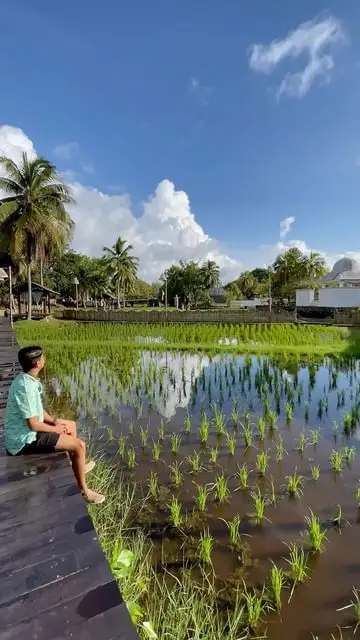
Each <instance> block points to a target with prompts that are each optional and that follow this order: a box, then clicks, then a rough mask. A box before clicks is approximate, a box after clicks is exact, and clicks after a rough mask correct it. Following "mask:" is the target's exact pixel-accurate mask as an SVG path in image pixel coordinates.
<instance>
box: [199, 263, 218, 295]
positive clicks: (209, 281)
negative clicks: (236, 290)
mask: <svg viewBox="0 0 360 640" xmlns="http://www.w3.org/2000/svg"><path fill="white" fill-rule="evenodd" d="M201 274H202V278H203V284H204V287H205V289H213V288H214V287H218V286H219V283H220V269H219V266H218V265H217V264H216V262H214V260H207V261H206V262H205V263H204V264H203V266H202V267H201Z"/></svg>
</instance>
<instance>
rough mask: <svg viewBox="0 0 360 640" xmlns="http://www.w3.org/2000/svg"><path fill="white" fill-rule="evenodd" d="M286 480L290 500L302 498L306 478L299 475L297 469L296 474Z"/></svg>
mask: <svg viewBox="0 0 360 640" xmlns="http://www.w3.org/2000/svg"><path fill="white" fill-rule="evenodd" d="M285 480H286V481H287V492H288V494H289V496H290V498H300V496H301V494H302V493H303V486H304V480H305V478H304V476H302V475H300V474H298V472H297V470H296V469H295V471H294V473H292V474H290V475H288V476H286V477H285Z"/></svg>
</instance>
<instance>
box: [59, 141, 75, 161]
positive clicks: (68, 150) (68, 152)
mask: <svg viewBox="0 0 360 640" xmlns="http://www.w3.org/2000/svg"><path fill="white" fill-rule="evenodd" d="M79 152H80V145H79V143H78V142H65V143H64V144H58V145H57V146H56V147H55V148H54V149H53V154H54V155H55V156H56V157H57V158H59V159H60V160H71V159H72V158H75V157H76V156H78V155H79Z"/></svg>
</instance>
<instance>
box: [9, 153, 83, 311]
mask: <svg viewBox="0 0 360 640" xmlns="http://www.w3.org/2000/svg"><path fill="white" fill-rule="evenodd" d="M0 166H1V167H2V168H3V169H5V172H6V177H0V189H1V190H2V191H5V193H7V194H9V195H8V196H7V197H5V198H2V199H1V200H0V238H1V244H2V245H3V247H2V248H4V249H5V250H7V251H8V252H9V253H10V255H11V256H12V258H13V260H14V262H16V263H20V262H21V261H22V260H23V261H25V263H26V267H27V280H28V301H29V302H28V318H29V319H31V305H32V288H31V270H32V264H33V261H34V260H35V261H36V260H38V259H39V257H40V255H45V254H48V255H50V254H51V253H52V252H53V250H54V248H56V247H64V246H65V244H66V243H67V242H68V241H69V240H70V237H71V233H72V229H73V221H72V220H71V218H70V216H69V215H68V213H67V212H66V209H65V205H66V204H70V203H71V202H73V198H72V196H71V192H70V189H69V188H68V187H67V186H66V185H64V184H63V183H62V182H61V179H60V175H59V173H58V172H57V170H56V168H55V167H54V165H52V164H51V162H49V161H48V160H46V159H45V158H43V157H39V158H35V159H31V158H29V157H28V156H27V154H26V153H23V154H22V159H21V162H20V163H19V165H17V164H16V163H15V162H14V161H13V160H11V159H10V158H6V157H4V156H1V157H0Z"/></svg>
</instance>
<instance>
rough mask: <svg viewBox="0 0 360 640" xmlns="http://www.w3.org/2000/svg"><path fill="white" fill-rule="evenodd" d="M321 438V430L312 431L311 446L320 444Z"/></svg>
mask: <svg viewBox="0 0 360 640" xmlns="http://www.w3.org/2000/svg"><path fill="white" fill-rule="evenodd" d="M319 437H320V430H319V429H312V430H311V431H310V439H309V444H310V445H312V446H316V445H317V444H318V442H319Z"/></svg>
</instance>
